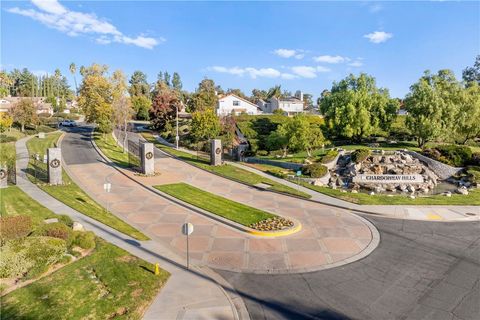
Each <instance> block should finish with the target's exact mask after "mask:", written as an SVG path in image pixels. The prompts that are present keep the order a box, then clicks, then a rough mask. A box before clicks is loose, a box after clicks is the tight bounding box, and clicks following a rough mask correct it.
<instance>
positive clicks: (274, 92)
mask: <svg viewBox="0 0 480 320" xmlns="http://www.w3.org/2000/svg"><path fill="white" fill-rule="evenodd" d="M281 96H282V87H281V86H280V85H276V86H275V87H273V88H270V90H268V93H267V100H268V99H271V98H280V97H281Z"/></svg>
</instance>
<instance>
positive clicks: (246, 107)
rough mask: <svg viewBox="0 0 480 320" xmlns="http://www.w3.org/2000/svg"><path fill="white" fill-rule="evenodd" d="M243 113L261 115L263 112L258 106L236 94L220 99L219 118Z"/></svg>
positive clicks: (218, 106)
mask: <svg viewBox="0 0 480 320" xmlns="http://www.w3.org/2000/svg"><path fill="white" fill-rule="evenodd" d="M242 113H246V114H250V115H256V114H259V113H261V110H260V109H259V107H258V106H257V105H256V104H253V103H251V102H250V101H248V100H245V99H243V98H240V97H239V96H236V95H234V94H227V95H225V96H221V97H219V98H218V104H217V115H218V116H227V115H231V114H235V115H239V114H242Z"/></svg>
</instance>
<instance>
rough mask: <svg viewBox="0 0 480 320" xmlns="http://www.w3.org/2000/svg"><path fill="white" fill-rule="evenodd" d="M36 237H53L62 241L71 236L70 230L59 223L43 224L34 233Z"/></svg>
mask: <svg viewBox="0 0 480 320" xmlns="http://www.w3.org/2000/svg"><path fill="white" fill-rule="evenodd" d="M36 234H37V235H41V236H47V237H53V238H58V239H63V240H68V238H69V237H70V236H71V235H72V229H70V228H69V227H68V226H66V225H65V224H63V223H61V222H54V223H49V224H45V225H44V226H42V227H41V228H40V229H39V230H37V231H36Z"/></svg>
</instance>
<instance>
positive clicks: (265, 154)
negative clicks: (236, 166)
mask: <svg viewBox="0 0 480 320" xmlns="http://www.w3.org/2000/svg"><path fill="white" fill-rule="evenodd" d="M257 155H259V156H262V157H264V156H268V151H266V150H258V151H257Z"/></svg>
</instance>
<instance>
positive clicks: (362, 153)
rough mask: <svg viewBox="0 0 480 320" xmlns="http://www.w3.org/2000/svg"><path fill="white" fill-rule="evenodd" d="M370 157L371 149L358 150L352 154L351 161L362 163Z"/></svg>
mask: <svg viewBox="0 0 480 320" xmlns="http://www.w3.org/2000/svg"><path fill="white" fill-rule="evenodd" d="M369 155H370V150H369V149H357V150H355V151H353V152H352V154H351V159H352V161H353V162H355V163H360V162H362V161H364V160H365V159H367V157H368V156H369Z"/></svg>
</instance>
